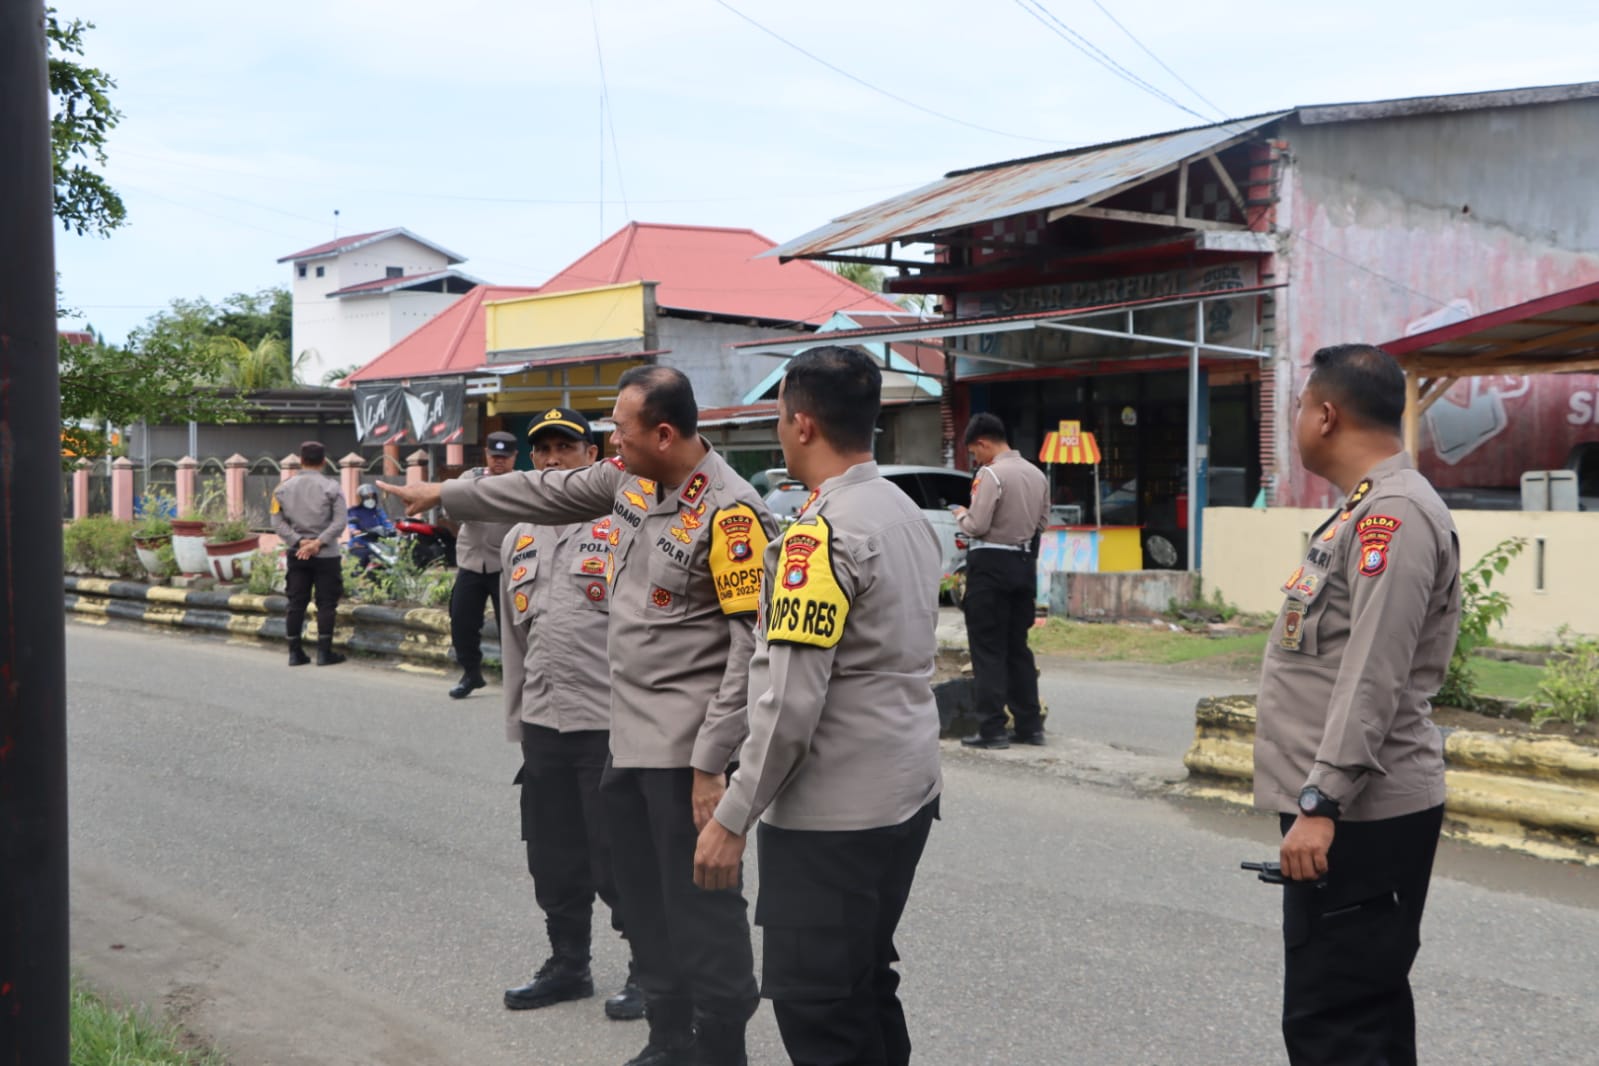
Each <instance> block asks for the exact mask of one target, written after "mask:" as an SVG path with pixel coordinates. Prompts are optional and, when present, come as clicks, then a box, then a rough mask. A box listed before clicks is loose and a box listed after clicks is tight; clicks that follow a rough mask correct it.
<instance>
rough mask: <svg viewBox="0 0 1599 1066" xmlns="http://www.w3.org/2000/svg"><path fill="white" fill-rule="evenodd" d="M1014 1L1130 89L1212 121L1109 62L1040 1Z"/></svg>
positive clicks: (1102, 51)
mask: <svg viewBox="0 0 1599 1066" xmlns="http://www.w3.org/2000/svg"><path fill="white" fill-rule="evenodd" d="M1015 2H1016V6H1017V7H1019V8H1021V9H1022V10H1023V11H1025V12H1027V13H1028V14H1029V15H1031V16H1032V17H1033V18H1034V19H1036V20H1037V21H1038V22H1039V24H1040V25H1042V26H1043V27H1044V28H1045V29H1047V30H1049V31H1050V32H1051V33H1053V34H1054V35H1055V36H1057V37H1059V38H1060V39H1061V40H1063V41H1065V42H1066V43H1067V44H1069V45H1071V46H1072V47H1073V48H1075V49H1076V50H1077V51H1079V52H1081V53H1082V54H1083V55H1085V56H1087V57H1088V58H1089V59H1091V60H1093V61H1094V62H1095V63H1098V64H1099V65H1100V66H1101V67H1104V68H1105V69H1106V70H1108V71H1110V72H1111V73H1112V74H1114V75H1115V76H1116V77H1118V78H1120V79H1121V80H1122V81H1125V82H1127V83H1128V84H1129V85H1132V86H1133V87H1134V88H1137V89H1139V90H1141V91H1143V92H1146V93H1148V94H1149V95H1151V96H1153V97H1154V98H1155V99H1157V100H1160V101H1161V102H1163V103H1167V104H1170V105H1171V106H1172V107H1175V108H1177V109H1178V110H1179V111H1184V112H1186V113H1188V114H1190V115H1192V116H1193V117H1194V118H1197V119H1198V120H1199V121H1201V122H1203V123H1205V124H1206V125H1209V124H1210V123H1211V122H1212V121H1213V120H1212V119H1211V118H1210V117H1209V116H1208V115H1202V114H1200V113H1199V112H1198V111H1195V110H1194V109H1193V108H1191V107H1189V106H1188V105H1187V104H1185V103H1183V102H1182V101H1181V100H1178V99H1177V98H1176V97H1174V96H1172V95H1171V94H1170V93H1167V92H1166V91H1165V90H1163V89H1160V88H1157V87H1156V86H1154V85H1151V84H1150V83H1149V82H1147V81H1145V80H1144V79H1143V78H1141V77H1139V76H1138V75H1137V74H1134V73H1133V72H1132V71H1130V70H1128V69H1127V68H1126V67H1124V66H1122V65H1121V64H1120V63H1118V62H1116V60H1114V59H1112V58H1111V57H1110V56H1109V55H1108V54H1107V53H1106V52H1105V51H1104V50H1102V49H1101V48H1100V47H1099V46H1098V45H1096V44H1094V42H1093V41H1090V40H1089V39H1088V38H1087V37H1085V36H1083V35H1082V34H1081V33H1078V32H1077V31H1076V30H1074V29H1072V28H1071V27H1070V26H1068V25H1067V24H1066V23H1064V22H1062V21H1061V20H1060V19H1059V18H1058V17H1056V15H1055V14H1054V13H1053V12H1051V11H1050V10H1049V9H1048V8H1047V7H1045V6H1044V5H1043V4H1042V3H1041V2H1040V0H1015Z"/></svg>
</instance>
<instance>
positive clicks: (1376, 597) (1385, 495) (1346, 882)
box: [1255, 344, 1460, 1066]
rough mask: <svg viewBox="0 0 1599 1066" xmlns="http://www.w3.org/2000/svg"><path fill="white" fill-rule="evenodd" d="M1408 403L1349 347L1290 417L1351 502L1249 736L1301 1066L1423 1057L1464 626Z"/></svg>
mask: <svg viewBox="0 0 1599 1066" xmlns="http://www.w3.org/2000/svg"><path fill="white" fill-rule="evenodd" d="M1404 408H1405V378H1404V373H1403V371H1402V370H1401V369H1400V368H1399V365H1398V364H1397V363H1396V362H1395V361H1394V360H1393V358H1392V357H1390V356H1389V355H1388V354H1387V353H1386V352H1384V351H1382V350H1381V349H1380V348H1373V347H1371V346H1369V345H1364V344H1348V345H1341V346H1338V347H1333V348H1323V349H1322V350H1320V351H1318V352H1317V353H1316V354H1315V356H1314V357H1313V368H1312V371H1311V375H1310V379H1309V381H1308V382H1306V384H1305V388H1304V391H1303V393H1302V394H1301V395H1300V397H1299V411H1298V414H1297V416H1296V419H1295V423H1294V432H1295V435H1296V438H1297V441H1298V446H1299V454H1300V457H1301V459H1302V461H1303V463H1304V466H1305V469H1306V470H1308V471H1310V472H1311V473H1313V474H1318V475H1320V476H1321V477H1324V478H1326V479H1327V480H1328V481H1330V482H1332V484H1333V485H1334V486H1336V487H1337V488H1338V490H1339V491H1340V492H1341V493H1343V494H1344V495H1345V500H1344V503H1343V505H1342V506H1341V507H1340V508H1339V509H1338V510H1337V511H1335V512H1334V513H1333V514H1332V515H1331V516H1330V517H1329V518H1328V519H1327V521H1326V522H1324V523H1323V524H1322V525H1321V526H1320V527H1319V528H1318V529H1317V530H1316V531H1315V533H1314V534H1312V536H1311V538H1310V547H1309V550H1308V551H1307V552H1306V554H1305V558H1304V560H1303V562H1301V563H1300V564H1299V565H1298V566H1296V567H1295V568H1294V570H1293V572H1292V573H1290V574H1289V575H1288V579H1287V580H1286V581H1284V582H1283V607H1282V611H1281V613H1280V614H1279V615H1278V618H1277V623H1276V626H1275V628H1274V629H1273V630H1272V634H1271V641H1270V644H1269V645H1268V647H1267V652H1266V659H1265V664H1264V667H1263V669H1262V671H1261V682H1260V700H1259V719H1258V724H1257V728H1256V734H1255V804H1256V806H1259V807H1263V808H1265V809H1267V810H1271V811H1277V812H1278V813H1279V814H1280V816H1281V821H1282V829H1283V833H1284V836H1283V842H1282V868H1283V873H1284V874H1285V876H1287V877H1289V878H1291V879H1292V881H1291V883H1290V884H1288V885H1287V887H1286V888H1285V893H1284V897H1283V940H1284V944H1285V947H1286V955H1287V963H1286V971H1285V979H1284V994H1283V1037H1284V1039H1285V1040H1286V1042H1287V1046H1288V1057H1289V1061H1290V1062H1291V1063H1293V1064H1294V1066H1321V1064H1327V1066H1331V1064H1334V1063H1336V1064H1338V1066H1414V1064H1415V1062H1416V1019H1415V1008H1414V1005H1413V1003H1412V1000H1411V994H1410V980H1409V975H1410V967H1411V964H1412V962H1414V960H1415V957H1416V950H1417V948H1418V947H1419V945H1420V935H1419V934H1420V928H1421V917H1422V910H1423V907H1424V906H1425V904H1426V901H1427V887H1428V884H1429V882H1430V880H1431V877H1432V861H1433V854H1434V852H1435V851H1436V849H1437V846H1438V835H1439V831H1440V828H1441V826H1442V821H1443V803H1444V762H1443V739H1442V737H1441V736H1440V734H1439V732H1438V729H1437V727H1436V726H1434V725H1433V722H1432V719H1431V717H1430V712H1431V704H1430V703H1429V700H1430V698H1431V697H1432V695H1433V694H1434V693H1435V692H1437V691H1438V688H1439V686H1440V685H1441V684H1442V683H1443V678H1444V673H1445V670H1446V669H1447V668H1448V665H1449V659H1450V655H1451V653H1452V652H1453V650H1454V646H1455V636H1456V633H1457V632H1458V630H1459V623H1460V550H1459V545H1458V540H1457V536H1456V533H1455V526H1454V522H1453V521H1452V520H1451V518H1450V515H1449V511H1448V509H1447V508H1446V507H1445V506H1444V503H1443V501H1442V500H1440V499H1439V497H1438V494H1437V493H1436V492H1435V491H1434V490H1433V487H1432V486H1431V485H1430V484H1428V482H1427V480H1426V479H1425V478H1423V477H1422V476H1421V475H1420V474H1419V473H1417V472H1416V469H1415V467H1414V466H1413V465H1412V463H1411V459H1410V456H1409V455H1408V454H1406V453H1405V452H1404V451H1403V444H1402V443H1401V430H1400V425H1401V418H1402V416H1403V413H1404ZM1318 879H1321V880H1323V881H1324V882H1325V883H1324V884H1322V885H1320V886H1318V885H1317V881H1318Z"/></svg>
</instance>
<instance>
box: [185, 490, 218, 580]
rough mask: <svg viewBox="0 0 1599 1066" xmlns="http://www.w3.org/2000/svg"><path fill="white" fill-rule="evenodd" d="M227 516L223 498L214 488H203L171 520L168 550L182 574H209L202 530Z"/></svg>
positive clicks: (208, 558)
mask: <svg viewBox="0 0 1599 1066" xmlns="http://www.w3.org/2000/svg"><path fill="white" fill-rule="evenodd" d="M225 518H227V499H226V497H225V496H224V495H223V494H222V493H221V492H219V491H217V490H216V489H214V488H212V489H207V490H206V491H205V492H203V493H201V494H200V495H199V496H198V497H197V498H196V499H195V501H194V502H193V503H191V504H190V505H189V506H188V507H187V508H185V509H184V511H183V513H182V514H180V515H178V517H176V518H174V519H173V520H172V553H173V555H175V556H176V557H177V560H178V569H179V570H180V571H182V572H183V573H185V574H209V573H210V572H211V562H210V557H209V556H208V555H207V554H206V550H205V542H206V529H207V528H208V527H209V526H210V525H212V524H213V523H215V522H219V521H222V520H223V519H225Z"/></svg>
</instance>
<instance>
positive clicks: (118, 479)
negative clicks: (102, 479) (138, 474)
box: [111, 455, 133, 522]
mask: <svg viewBox="0 0 1599 1066" xmlns="http://www.w3.org/2000/svg"><path fill="white" fill-rule="evenodd" d="M111 514H112V515H113V516H114V517H116V518H120V519H122V520H123V521H124V522H129V521H132V520H133V460H132V459H129V458H128V457H127V456H126V455H124V456H123V457H122V458H120V459H118V460H117V461H116V462H114V463H112V464H111Z"/></svg>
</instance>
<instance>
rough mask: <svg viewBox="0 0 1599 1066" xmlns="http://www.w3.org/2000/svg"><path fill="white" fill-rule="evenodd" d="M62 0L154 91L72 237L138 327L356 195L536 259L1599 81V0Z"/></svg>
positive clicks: (311, 228)
mask: <svg viewBox="0 0 1599 1066" xmlns="http://www.w3.org/2000/svg"><path fill="white" fill-rule="evenodd" d="M55 2H56V3H58V4H59V10H60V13H61V15H62V16H63V17H69V18H70V17H79V18H84V19H88V20H90V21H92V22H94V23H96V24H97V28H96V29H94V30H93V31H91V32H90V33H89V35H88V40H87V44H88V61H89V62H91V63H93V64H94V65H97V66H99V67H101V68H102V69H104V70H105V71H107V72H108V73H109V74H111V75H112V76H113V77H114V78H115V79H116V80H117V82H118V88H117V90H116V92H115V103H116V105H117V106H118V107H119V108H120V109H121V110H122V112H123V113H124V119H123V122H122V125H121V126H120V127H119V128H118V129H117V130H116V132H115V133H114V134H113V136H112V139H111V144H110V155H111V163H110V167H109V176H110V179H111V181H112V183H113V185H115V186H116V188H117V189H118V190H120V192H121V193H122V195H123V197H124V199H125V200H126V202H127V206H128V215H129V221H128V225H127V226H126V227H124V228H123V229H121V230H119V231H117V232H116V233H115V234H113V235H112V236H111V237H110V238H109V239H98V238H85V237H74V236H71V235H65V234H61V233H60V232H59V231H58V237H57V244H56V256H57V261H58V266H59V268H60V270H61V273H62V285H63V297H64V301H65V303H67V304H69V305H71V306H74V307H78V308H81V309H82V310H83V317H82V318H79V319H74V320H71V322H70V323H65V324H72V325H77V324H80V323H81V322H82V321H84V320H85V319H86V320H87V321H88V322H90V323H92V324H93V325H94V326H96V327H97V328H99V329H101V330H102V331H103V332H105V333H106V334H107V335H108V336H109V337H110V338H112V339H121V338H122V337H123V336H124V335H125V334H126V332H127V330H128V329H129V328H130V327H131V326H134V325H136V324H138V323H139V322H141V321H142V320H144V319H145V318H146V317H147V316H149V315H150V314H151V313H152V312H154V311H156V310H158V309H159V308H160V307H162V306H164V305H165V304H166V303H167V301H168V300H170V299H172V298H173V297H180V296H182V297H195V296H205V297H208V298H211V299H220V298H221V297H223V296H226V295H227V294H229V293H231V292H236V291H240V290H252V289H257V288H261V287H264V286H268V285H275V284H284V283H287V282H288V280H289V269H290V268H289V266H288V264H282V265H279V264H278V263H277V262H276V260H277V258H278V257H279V256H282V255H286V254H288V253H291V252H294V251H297V250H299V249H300V248H303V247H306V246H308V245H311V244H315V243H318V242H320V241H323V240H326V239H328V238H329V237H331V236H332V235H333V233H334V217H333V212H334V210H335V209H337V210H338V211H339V212H340V215H339V221H338V227H339V229H338V232H340V233H354V232H361V231H366V230H375V229H383V228H387V227H390V226H405V227H407V228H409V229H411V230H412V231H413V232H415V233H418V234H421V235H423V236H425V237H427V238H429V239H431V240H433V241H436V242H437V243H439V244H442V245H444V246H445V247H447V248H450V249H452V250H453V251H456V252H458V253H460V254H461V255H463V256H465V257H466V258H467V262H466V263H465V264H464V265H463V267H462V269H464V270H466V271H467V272H468V273H471V274H474V275H476V276H478V277H480V278H484V279H486V280H488V281H492V282H496V283H501V284H537V283H539V282H542V281H543V280H544V279H545V278H547V277H548V276H549V275H551V274H553V273H554V272H556V271H557V270H559V269H561V268H562V267H563V266H565V265H566V264H567V263H569V262H571V261H572V260H573V259H575V258H577V257H578V256H579V255H581V254H582V253H583V252H584V251H586V250H587V249H588V248H590V247H591V246H593V245H594V244H595V243H596V242H598V241H599V240H600V239H601V238H602V237H603V236H604V235H606V234H608V233H610V232H612V231H614V230H615V229H616V228H618V227H619V226H621V225H622V224H623V223H625V222H626V221H628V220H629V219H632V220H638V221H651V222H681V223H700V224H708V225H723V226H747V227H750V228H753V229H755V230H757V231H759V232H761V233H763V234H765V235H767V236H768V237H771V238H773V239H775V240H779V241H781V240H786V239H788V238H790V237H794V236H797V235H799V234H800V233H803V232H805V231H806V230H809V229H812V228H814V227H815V226H817V225H820V224H821V223H823V222H825V221H827V220H828V219H830V218H832V217H834V216H836V215H838V214H841V213H843V212H846V211H849V210H852V209H855V208H858V207H861V206H864V205H866V204H868V203H871V202H873V201H875V200H878V199H882V198H884V197H886V196H890V195H893V194H895V193H897V192H901V191H904V190H906V189H910V188H914V187H915V186H918V185H921V184H924V183H926V182H928V181H931V180H933V179H935V178H937V177H938V176H939V175H941V174H943V173H944V172H945V171H947V170H951V169H955V168H958V167H964V166H971V165H974V164H980V163H985V162H993V161H998V160H1003V159H1010V158H1015V157H1018V156H1024V155H1032V154H1036V153H1039V152H1047V151H1051V150H1053V149H1057V148H1065V147H1070V146H1073V145H1080V144H1089V143H1094V142H1097V141H1104V140H1115V139H1121V138H1124V137H1129V136H1136V135H1139V134H1143V133H1151V132H1156V131H1159V130H1164V129H1175V128H1180V127H1183V126H1190V125H1195V124H1198V123H1199V121H1200V120H1199V119H1198V118H1196V117H1195V115H1194V114H1192V113H1190V112H1189V111H1185V110H1183V108H1188V109H1191V111H1193V112H1198V113H1199V115H1200V116H1203V117H1204V118H1205V119H1207V120H1213V119H1214V118H1217V117H1222V116H1224V115H1225V116H1237V115H1246V114H1254V113H1258V112H1262V111H1268V110H1271V109H1273V108H1277V107H1284V106H1289V105H1294V104H1313V103H1332V102H1339V101H1348V100H1369V99H1381V98H1385V97H1394V96H1412V95H1424V94H1432V93H1449V92H1465V91H1473V90H1485V89H1502V88H1511V87H1517V86H1524V85H1546V84H1555V83H1562V82H1573V81H1585V80H1593V79H1599V59H1596V58H1595V57H1596V56H1599V4H1592V3H1585V2H1572V0H1564V2H1546V0H1523V2H1520V3H1517V4H1508V5H1507V4H1504V3H1502V2H1494V3H1489V2H1480V0H1453V2H1450V3H1442V2H1433V0H1384V2H1374V0H1345V2H1343V3H1340V4H1327V3H1325V2H1316V3H1301V2H1299V0H1280V2H1278V3H1274V4H1273V3H1261V2H1259V0H1253V2H1247V3H1232V2H1226V0H1215V2H1211V3H1194V2H1191V0H1188V2H1173V0H1136V2H1134V0H1098V2H1097V3H1096V2H1095V0H781V2H779V0H726V2H725V3H724V2H722V0H593V2H592V4H591V3H590V0H452V2H451V3H439V2H437V0H427V2H419V0H381V2H380V0H278V2H276V3H273V4H216V3H212V2H206V3H201V2H198V0H158V2H155V3H150V2H148V0H55ZM1024 3H1025V8H1024ZM1029 8H1030V9H1033V10H1034V11H1035V12H1036V11H1038V10H1039V9H1040V8H1041V9H1042V12H1044V13H1047V16H1052V17H1053V19H1051V18H1049V17H1046V15H1038V16H1037V17H1035V14H1030V13H1029V11H1028V10H1027V9H1029ZM739 12H741V13H742V14H743V15H745V16H748V18H749V19H753V20H755V21H756V22H759V23H760V24H761V25H763V26H765V27H766V28H767V29H768V30H770V31H771V33H772V34H775V35H777V36H780V37H782V38H785V39H786V40H787V41H789V42H792V44H793V45H796V46H798V47H800V48H803V49H804V50H805V51H807V52H810V53H812V54H813V55H814V56H816V57H818V58H819V59H820V60H823V61H825V62H826V63H828V64H831V65H832V66H833V67H835V68H838V70H834V69H829V67H827V66H824V65H822V63H819V62H818V61H817V59H813V58H808V57H807V56H805V55H803V54H801V53H800V52H798V51H796V50H794V48H792V47H790V46H789V45H787V44H784V43H782V42H781V41H779V40H777V39H775V38H774V36H771V35H768V33H766V32H763V31H762V30H761V29H759V28H757V27H756V26H755V25H752V24H751V23H750V22H749V21H746V20H745V19H743V18H741V17H740V15H739V14H738V13H739ZM1107 12H1108V13H1109V16H1114V18H1115V19H1116V20H1119V21H1120V23H1121V25H1122V26H1124V27H1125V28H1126V30H1129V31H1131V33H1132V34H1133V35H1136V38H1137V42H1141V44H1142V46H1143V47H1140V43H1135V41H1134V39H1133V38H1132V37H1130V36H1129V35H1128V33H1126V32H1124V30H1123V29H1122V28H1119V27H1118V25H1117V24H1116V22H1114V21H1112V19H1111V18H1110V17H1108V16H1107ZM1068 29H1069V30H1070V31H1072V32H1074V33H1075V34H1077V35H1079V40H1078V41H1077V44H1076V46H1075V47H1074V44H1073V43H1072V41H1071V39H1070V34H1068V32H1067V31H1068ZM596 37H597V38H598V44H599V49H598V50H597V49H596ZM1084 39H1085V40H1086V41H1087V42H1089V43H1090V44H1091V46H1092V47H1093V48H1095V49H1098V50H1100V51H1102V52H1103V53H1105V54H1107V55H1108V56H1109V58H1110V59H1111V60H1113V61H1114V62H1115V63H1117V64H1119V65H1120V66H1121V67H1122V68H1124V69H1125V70H1126V71H1127V72H1128V73H1129V74H1131V75H1134V76H1136V77H1138V78H1141V79H1142V80H1144V81H1145V82H1147V83H1149V84H1150V85H1151V86H1152V87H1153V88H1154V89H1155V90H1158V91H1159V92H1161V93H1164V94H1166V95H1168V96H1169V97H1171V98H1172V100H1175V101H1176V103H1177V104H1180V105H1182V107H1178V106H1174V104H1173V103H1172V102H1170V101H1168V100H1162V99H1160V98H1159V97H1158V96H1157V95H1156V94H1155V92H1151V91H1148V90H1146V89H1144V88H1140V87H1138V86H1136V85H1134V84H1131V83H1129V81H1128V80H1126V79H1125V78H1124V77H1122V76H1120V75H1118V74H1117V73H1114V72H1112V71H1111V70H1108V69H1106V67H1105V66H1104V65H1101V64H1100V63H1097V62H1095V61H1094V60H1092V59H1090V58H1088V56H1086V55H1085V54H1084V52H1083V51H1082V50H1080V49H1081V48H1082V44H1081V41H1082V40H1084ZM1145 48H1147V49H1148V51H1147V52H1146V51H1145V50H1144V49H1145ZM1149 53H1153V55H1154V56H1155V57H1158V62H1157V60H1156V59H1155V58H1151V55H1150V54H1149ZM600 54H603V57H604V71H605V75H606V77H605V79H604V83H605V85H606V86H607V87H608V90H609V99H610V114H611V118H612V123H613V125H614V143H613V136H612V131H611V129H609V128H606V129H604V133H603V138H602V125H601V94H602V79H601V63H600V58H599V56H600ZM1161 63H1164V64H1165V66H1166V67H1169V68H1170V71H1173V72H1175V75H1176V76H1177V77H1174V76H1173V74H1172V73H1170V72H1168V71H1167V70H1166V69H1163V68H1162V66H1161V65H1160V64H1161ZM839 71H843V72H845V73H840V72H839ZM851 75H852V76H854V77H855V78H858V79H861V80H863V81H866V82H869V83H871V84H872V85H874V86H876V87H877V88H878V89H881V90H883V91H884V92H886V93H887V94H892V96H894V97H899V98H901V99H900V100H895V99H892V98H891V97H890V96H889V95H884V94H883V93H879V92H875V91H873V90H872V89H870V88H867V87H865V86H863V85H861V84H859V83H857V82H856V81H852V80H851V78H850V76H851ZM1179 77H1180V79H1181V81H1179V80H1178V78H1179ZM1183 82H1186V83H1187V85H1188V86H1189V87H1185V86H1184V84H1183ZM1190 87H1191V88H1190ZM1218 109H1219V110H1218ZM932 112H936V113H937V114H933V113H932ZM602 154H603V184H602V164H601V159H602Z"/></svg>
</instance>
